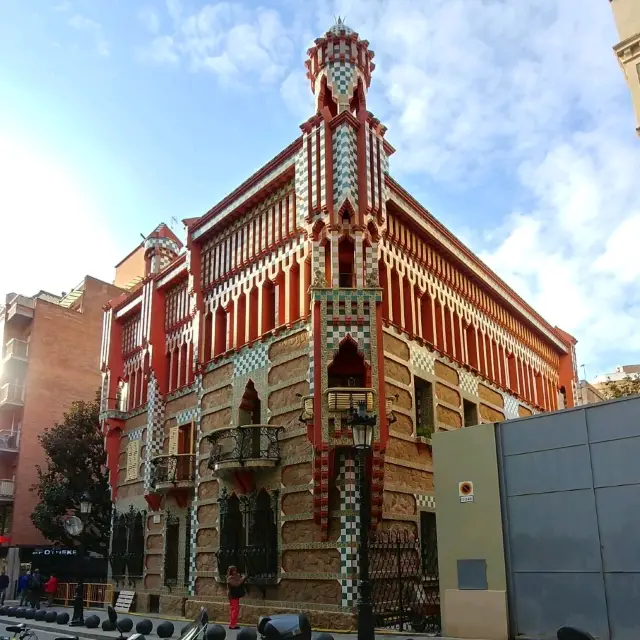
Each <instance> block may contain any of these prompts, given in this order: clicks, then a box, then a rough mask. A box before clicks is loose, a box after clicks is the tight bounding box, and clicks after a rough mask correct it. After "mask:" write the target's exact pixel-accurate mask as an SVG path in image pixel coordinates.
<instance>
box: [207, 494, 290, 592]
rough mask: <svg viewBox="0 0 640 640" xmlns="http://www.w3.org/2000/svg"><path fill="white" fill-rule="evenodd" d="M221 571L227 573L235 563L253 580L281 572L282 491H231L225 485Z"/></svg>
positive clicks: (220, 557) (220, 501) (274, 575)
mask: <svg viewBox="0 0 640 640" xmlns="http://www.w3.org/2000/svg"><path fill="white" fill-rule="evenodd" d="M218 502H219V505H220V550H219V551H218V553H217V559H218V571H219V572H220V576H221V577H222V576H225V575H226V573H227V570H228V568H229V567H230V566H231V565H235V566H236V567H238V570H239V571H240V572H241V573H245V574H246V575H247V576H248V577H249V579H250V580H252V581H257V582H259V581H261V580H262V581H264V580H269V579H273V578H277V576H278V529H277V518H276V514H277V512H278V492H277V491H272V492H269V491H266V490H265V489H260V490H258V491H254V492H252V493H248V494H243V495H240V496H238V495H236V494H235V493H232V494H230V495H229V494H228V493H227V491H226V489H224V488H223V489H222V492H221V495H220V498H219V500H218Z"/></svg>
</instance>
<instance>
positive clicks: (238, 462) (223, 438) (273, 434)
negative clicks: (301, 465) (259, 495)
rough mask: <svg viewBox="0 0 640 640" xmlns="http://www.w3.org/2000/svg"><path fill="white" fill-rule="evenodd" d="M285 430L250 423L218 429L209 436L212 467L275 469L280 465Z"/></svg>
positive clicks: (217, 469)
mask: <svg viewBox="0 0 640 640" xmlns="http://www.w3.org/2000/svg"><path fill="white" fill-rule="evenodd" d="M281 431H283V428H282V427H276V426H273V425H267V424H248V425H243V426H240V427H229V428H226V429H218V430H216V431H214V432H213V433H211V434H210V435H209V436H207V439H208V440H209V442H210V443H211V455H210V457H209V468H210V469H211V470H213V471H223V470H225V469H237V468H239V467H244V468H258V469H259V468H264V467H275V466H276V465H277V464H278V463H279V462H280V443H279V442H278V436H279V435H280V432H281Z"/></svg>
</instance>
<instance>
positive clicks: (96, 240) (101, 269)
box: [0, 132, 122, 302]
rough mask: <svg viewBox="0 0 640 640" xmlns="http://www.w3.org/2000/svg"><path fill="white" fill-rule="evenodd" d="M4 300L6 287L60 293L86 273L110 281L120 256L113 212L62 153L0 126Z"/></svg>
mask: <svg viewBox="0 0 640 640" xmlns="http://www.w3.org/2000/svg"><path fill="white" fill-rule="evenodd" d="M0 175H2V188H1V189H0V211H2V216H1V217H2V251H0V302H3V301H4V296H5V295H6V294H7V293H10V292H15V293H22V294H25V295H33V294H35V293H36V292H37V291H39V290H40V289H45V290H48V291H51V292H52V293H61V292H62V290H65V291H69V289H70V288H71V287H74V286H75V285H77V284H78V283H79V282H80V280H81V279H82V278H83V277H84V276H85V275H93V276H95V277H98V278H101V279H104V280H107V281H112V280H113V275H114V269H113V266H114V265H115V263H116V262H117V260H118V259H119V258H120V257H121V255H122V251H121V249H118V248H117V247H116V245H115V243H114V241H113V238H112V237H111V235H110V234H109V231H108V228H107V224H108V220H109V216H108V214H107V212H105V211H99V210H97V209H96V208H95V203H94V202H93V200H92V198H90V197H89V196H88V195H87V194H85V193H83V192H82V190H81V188H80V187H79V185H78V183H77V181H76V180H75V179H74V176H73V175H72V174H71V173H70V172H69V171H68V170H66V169H65V167H64V166H63V165H62V163H61V161H60V159H59V158H55V157H53V156H51V157H48V156H47V155H46V154H45V153H43V152H42V151H36V150H35V147H33V146H32V145H31V143H29V142H28V141H27V140H24V139H18V138H16V137H11V136H9V135H7V134H3V133H2V132H0Z"/></svg>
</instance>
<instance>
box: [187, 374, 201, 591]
mask: <svg viewBox="0 0 640 640" xmlns="http://www.w3.org/2000/svg"><path fill="white" fill-rule="evenodd" d="M195 390H196V395H197V398H198V400H197V403H196V406H195V409H190V410H187V411H184V412H183V414H187V413H190V412H191V417H190V418H189V420H193V422H194V423H195V428H196V443H197V448H196V450H198V448H199V443H200V439H201V438H202V429H201V419H202V411H201V408H202V397H203V395H204V387H203V384H202V375H201V374H198V375H197V376H196V379H195ZM196 460H197V458H196ZM194 479H195V486H196V487H197V486H198V485H199V484H200V466H199V465H198V464H196V467H195V478H194ZM188 517H189V518H190V519H191V529H190V536H191V541H190V546H189V568H188V571H189V575H188V576H185V582H187V578H188V585H189V595H190V596H193V595H195V593H196V578H197V571H196V546H197V544H196V540H197V536H198V492H197V491H196V492H195V494H194V497H193V502H192V503H191V509H190V512H189V514H188Z"/></svg>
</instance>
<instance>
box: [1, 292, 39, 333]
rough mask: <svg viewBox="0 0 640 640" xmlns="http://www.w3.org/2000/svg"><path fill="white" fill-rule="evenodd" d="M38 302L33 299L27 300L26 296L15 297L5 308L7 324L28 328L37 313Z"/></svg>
mask: <svg viewBox="0 0 640 640" xmlns="http://www.w3.org/2000/svg"><path fill="white" fill-rule="evenodd" d="M35 308H36V302H35V300H34V299H33V298H27V297H26V296H14V297H13V298H11V299H10V300H8V301H7V305H6V307H5V323H6V324H7V325H9V324H10V323H12V324H13V325H14V326H21V327H24V326H26V325H27V324H28V323H29V322H31V320H33V315H34V313H35Z"/></svg>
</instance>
